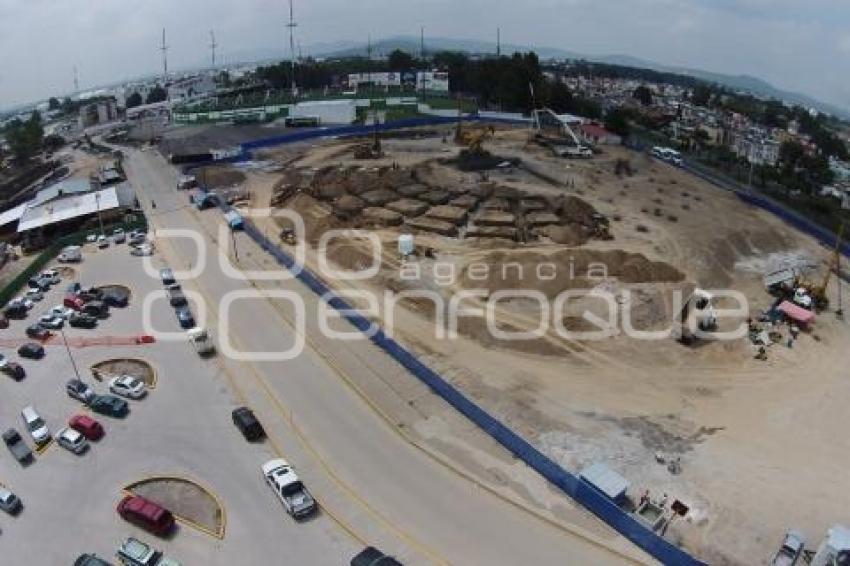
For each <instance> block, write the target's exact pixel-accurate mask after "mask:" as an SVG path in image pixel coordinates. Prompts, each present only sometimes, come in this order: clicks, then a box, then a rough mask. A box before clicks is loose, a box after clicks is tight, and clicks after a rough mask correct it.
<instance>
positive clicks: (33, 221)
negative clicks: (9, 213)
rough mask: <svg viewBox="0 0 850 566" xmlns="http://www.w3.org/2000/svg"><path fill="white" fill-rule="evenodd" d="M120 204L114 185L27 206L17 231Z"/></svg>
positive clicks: (111, 207)
mask: <svg viewBox="0 0 850 566" xmlns="http://www.w3.org/2000/svg"><path fill="white" fill-rule="evenodd" d="M119 206H121V204H120V202H119V200H118V191H117V190H116V187H109V188H106V189H103V190H100V191H96V192H90V193H86V194H82V195H75V196H70V197H66V198H62V199H59V200H55V201H51V202H46V203H44V204H40V205H37V206H32V207H30V208H28V209H27V210H26V211H25V212H24V214H23V215H22V216H21V219H20V222H19V224H18V232H26V231H27V230H32V229H34V228H40V227H42V226H47V225H49V224H55V223H56V222H62V221H64V220H71V219H73V218H77V217H80V216H85V215H88V214H95V213H97V212H98V211H107V210H112V209H114V208H118V207H119Z"/></svg>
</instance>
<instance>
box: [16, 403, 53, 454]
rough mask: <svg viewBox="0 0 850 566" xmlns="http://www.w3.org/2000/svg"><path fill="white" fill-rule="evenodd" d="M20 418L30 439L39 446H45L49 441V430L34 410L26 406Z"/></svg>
mask: <svg viewBox="0 0 850 566" xmlns="http://www.w3.org/2000/svg"><path fill="white" fill-rule="evenodd" d="M21 418H22V419H23V421H24V426H25V427H26V429H27V432H29V433H30V436H32V439H33V440H34V441H35V443H36V444H38V445H39V446H40V445H42V444H46V443H47V442H48V441H49V440H50V429H49V428H48V427H47V423H45V422H44V419H42V418H41V415H39V414H38V412H37V411H36V410H35V407H33V406H32V405H27V406H26V407H24V408H23V409H22V410H21Z"/></svg>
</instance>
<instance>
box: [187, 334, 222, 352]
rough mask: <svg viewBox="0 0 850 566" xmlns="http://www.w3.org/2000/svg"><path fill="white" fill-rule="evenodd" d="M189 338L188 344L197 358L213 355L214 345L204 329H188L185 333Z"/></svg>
mask: <svg viewBox="0 0 850 566" xmlns="http://www.w3.org/2000/svg"><path fill="white" fill-rule="evenodd" d="M186 335H187V336H188V337H189V342H190V343H191V344H192V347H193V348H195V351H196V352H197V353H198V355H199V356H209V355H212V354H213V353H215V344H213V341H212V336H210V333H209V332H208V331H207V330H206V329H205V328H199V327H195V328H190V329H189V330H187V331H186Z"/></svg>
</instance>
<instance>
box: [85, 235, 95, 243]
mask: <svg viewBox="0 0 850 566" xmlns="http://www.w3.org/2000/svg"><path fill="white" fill-rule="evenodd" d="M86 241H87V242H89V243H94V242H96V241H97V234H89V235H88V236H86Z"/></svg>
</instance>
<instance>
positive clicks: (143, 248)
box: [130, 243, 153, 256]
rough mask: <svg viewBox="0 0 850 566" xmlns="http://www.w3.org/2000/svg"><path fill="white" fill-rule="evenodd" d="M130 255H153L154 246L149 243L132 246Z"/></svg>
mask: <svg viewBox="0 0 850 566" xmlns="http://www.w3.org/2000/svg"><path fill="white" fill-rule="evenodd" d="M130 255H135V256H148V255H153V245H151V244H149V243H145V244H136V245H131V246H130Z"/></svg>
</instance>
